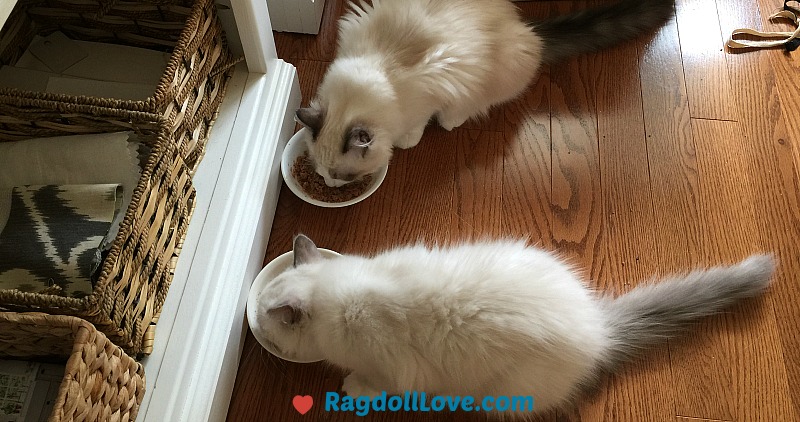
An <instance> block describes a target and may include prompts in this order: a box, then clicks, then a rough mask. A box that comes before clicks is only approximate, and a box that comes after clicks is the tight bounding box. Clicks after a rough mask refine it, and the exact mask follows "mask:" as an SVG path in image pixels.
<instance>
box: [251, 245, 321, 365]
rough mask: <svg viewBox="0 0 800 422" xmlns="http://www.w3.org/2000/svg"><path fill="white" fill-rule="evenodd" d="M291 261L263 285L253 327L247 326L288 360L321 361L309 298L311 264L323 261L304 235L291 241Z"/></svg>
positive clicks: (312, 281) (312, 287) (315, 279)
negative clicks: (292, 257) (284, 268)
mask: <svg viewBox="0 0 800 422" xmlns="http://www.w3.org/2000/svg"><path fill="white" fill-rule="evenodd" d="M293 252H294V254H293V255H294V261H293V263H292V268H290V269H287V270H286V271H284V272H283V273H281V274H280V275H278V276H277V277H275V278H274V279H273V280H272V281H270V282H269V283H267V285H266V286H265V287H264V289H263V290H262V291H261V293H260V294H259V296H258V309H257V312H256V315H257V317H256V318H257V324H255V326H253V327H251V329H252V330H253V332H254V334H255V335H256V336H257V337H258V338H259V340H260V341H262V342H264V341H266V343H268V345H270V346H272V347H268V348H271V349H272V351H273V352H275V353H277V354H278V355H279V356H280V357H283V358H285V359H288V360H296V361H300V362H309V361H315V360H321V359H323V354H322V351H321V350H320V347H319V346H318V345H317V343H316V342H315V341H314V338H315V336H314V335H313V332H314V327H313V325H314V318H313V316H312V315H313V311H314V305H313V298H314V293H315V286H316V283H317V282H318V277H317V276H316V275H315V274H316V273H315V271H314V268H313V264H314V263H317V262H320V261H322V260H323V259H324V258H323V256H322V254H321V253H320V252H319V250H318V249H317V247H316V245H314V243H313V242H312V241H311V239H309V238H308V237H306V236H303V235H298V236H296V237H295V239H294V247H293Z"/></svg>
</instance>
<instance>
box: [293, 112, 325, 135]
mask: <svg viewBox="0 0 800 422" xmlns="http://www.w3.org/2000/svg"><path fill="white" fill-rule="evenodd" d="M295 120H297V122H298V123H300V124H301V125H303V126H305V127H307V128H309V129H310V130H311V133H312V134H313V135H314V138H316V137H317V135H319V131H320V130H322V110H317V109H316V108H312V107H306V108H301V109H299V110H297V112H296V113H295Z"/></svg>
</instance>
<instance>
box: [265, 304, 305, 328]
mask: <svg viewBox="0 0 800 422" xmlns="http://www.w3.org/2000/svg"><path fill="white" fill-rule="evenodd" d="M267 314H268V315H269V316H270V318H274V319H277V320H278V321H280V322H281V324H283V325H295V324H297V323H298V322H300V321H301V320H302V319H303V310H302V309H301V308H300V307H299V306H292V305H283V306H279V307H277V308H272V309H270V310H269V311H267Z"/></svg>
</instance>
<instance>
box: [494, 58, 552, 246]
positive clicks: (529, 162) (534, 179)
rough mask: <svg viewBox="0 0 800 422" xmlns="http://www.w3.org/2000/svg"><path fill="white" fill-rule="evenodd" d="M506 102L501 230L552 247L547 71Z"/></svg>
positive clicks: (548, 81)
mask: <svg viewBox="0 0 800 422" xmlns="http://www.w3.org/2000/svg"><path fill="white" fill-rule="evenodd" d="M549 76H550V75H549V73H545V74H543V75H542V77H541V78H539V79H538V80H537V81H536V84H535V85H534V86H533V87H532V89H530V90H529V91H528V92H526V93H525V94H524V95H523V96H522V97H521V98H520V99H518V100H516V101H514V102H512V103H510V104H509V105H508V106H507V107H506V110H505V111H506V113H505V117H506V121H505V130H504V134H503V136H504V138H505V144H504V147H505V150H504V156H505V157H504V159H503V182H502V184H503V191H502V198H503V200H502V206H501V208H502V209H501V213H502V216H501V217H502V218H501V220H502V230H503V234H504V235H506V236H514V237H520V238H530V239H531V241H532V242H533V243H536V244H539V245H542V246H544V247H552V241H551V238H552V230H551V220H552V211H551V202H550V189H551V182H550V173H551V161H550V160H551V142H550V98H549V96H550V95H549V93H550V77H549Z"/></svg>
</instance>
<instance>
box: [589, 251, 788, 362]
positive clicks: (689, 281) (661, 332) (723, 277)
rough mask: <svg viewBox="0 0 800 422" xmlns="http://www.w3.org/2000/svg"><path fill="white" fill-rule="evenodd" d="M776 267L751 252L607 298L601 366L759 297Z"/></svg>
mask: <svg viewBox="0 0 800 422" xmlns="http://www.w3.org/2000/svg"><path fill="white" fill-rule="evenodd" d="M775 266H776V264H775V260H774V259H773V258H772V256H770V255H754V256H751V257H750V258H748V259H746V260H744V261H742V262H740V263H739V264H736V265H734V266H730V267H715V268H711V269H707V270H701V271H695V272H692V273H690V274H688V275H686V276H682V277H673V278H669V279H667V280H664V281H661V282H659V283H654V284H645V285H641V286H639V287H637V288H635V289H633V290H631V291H630V292H628V293H626V294H624V295H622V296H620V297H618V298H616V299H611V298H608V299H606V302H605V303H604V305H605V310H606V312H607V315H608V317H609V321H611V330H612V338H613V341H614V347H613V349H612V350H611V351H610V352H609V354H608V356H606V359H605V362H604V367H603V370H612V369H613V368H614V367H615V366H617V365H618V364H620V363H622V362H624V361H626V360H628V359H629V358H631V357H632V356H635V355H636V354H637V352H639V351H641V350H642V349H644V348H645V347H647V346H649V345H652V344H655V343H659V342H662V341H664V340H666V339H668V338H670V337H673V336H674V335H675V334H678V333H679V332H680V331H682V330H683V329H685V328H686V326H687V325H688V324H689V323H691V322H692V321H694V320H696V319H698V318H701V317H704V316H707V315H712V314H715V313H718V312H719V311H722V310H723V309H724V308H726V307H728V306H730V305H733V304H734V303H736V302H737V301H739V300H741V299H745V298H749V297H753V296H758V295H759V294H761V293H762V292H763V291H764V290H766V288H767V287H768V286H769V283H770V279H771V277H772V274H773V272H774V271H775Z"/></svg>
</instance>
